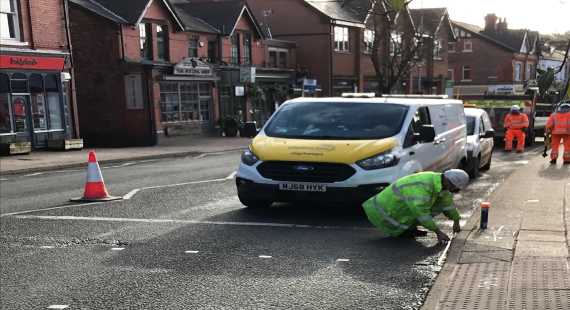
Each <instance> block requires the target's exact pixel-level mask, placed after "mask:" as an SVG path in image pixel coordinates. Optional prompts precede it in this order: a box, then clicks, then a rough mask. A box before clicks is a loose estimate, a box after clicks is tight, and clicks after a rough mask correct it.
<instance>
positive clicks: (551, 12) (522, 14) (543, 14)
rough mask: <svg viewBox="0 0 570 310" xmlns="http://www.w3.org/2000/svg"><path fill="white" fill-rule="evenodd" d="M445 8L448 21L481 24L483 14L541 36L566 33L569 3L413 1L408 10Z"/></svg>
mask: <svg viewBox="0 0 570 310" xmlns="http://www.w3.org/2000/svg"><path fill="white" fill-rule="evenodd" d="M435 7H446V8H447V9H448V11H449V16H450V17H451V19H452V20H457V21H460V22H465V23H469V24H474V25H477V26H480V27H483V26H484V25H485V19H484V18H485V15H487V14H488V13H495V14H496V15H497V16H498V17H501V18H503V17H506V18H507V24H508V27H509V28H510V29H522V28H526V29H530V30H535V31H539V32H540V33H543V34H548V33H564V32H566V31H570V0H413V2H412V3H411V4H410V8H414V9H417V8H435Z"/></svg>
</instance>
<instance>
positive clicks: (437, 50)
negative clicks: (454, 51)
mask: <svg viewBox="0 0 570 310" xmlns="http://www.w3.org/2000/svg"><path fill="white" fill-rule="evenodd" d="M433 58H435V59H438V58H441V41H440V40H434V41H433Z"/></svg>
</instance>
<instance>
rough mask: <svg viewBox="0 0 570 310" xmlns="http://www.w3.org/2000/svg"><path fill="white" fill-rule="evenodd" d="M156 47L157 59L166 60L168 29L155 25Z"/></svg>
mask: <svg viewBox="0 0 570 310" xmlns="http://www.w3.org/2000/svg"><path fill="white" fill-rule="evenodd" d="M156 45H157V48H158V59H159V60H168V59H169V57H168V56H169V55H168V28H167V27H166V26H165V25H156Z"/></svg>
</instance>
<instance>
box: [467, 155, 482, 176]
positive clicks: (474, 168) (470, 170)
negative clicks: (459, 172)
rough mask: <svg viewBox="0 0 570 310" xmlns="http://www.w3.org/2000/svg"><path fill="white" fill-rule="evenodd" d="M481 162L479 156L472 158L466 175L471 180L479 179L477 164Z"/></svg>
mask: <svg viewBox="0 0 570 310" xmlns="http://www.w3.org/2000/svg"><path fill="white" fill-rule="evenodd" d="M480 162H481V156H478V157H476V158H473V160H472V161H471V164H470V165H469V166H468V167H469V168H468V169H467V174H469V177H470V178H472V179H476V178H478V177H479V163H480Z"/></svg>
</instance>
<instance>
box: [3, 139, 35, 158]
mask: <svg viewBox="0 0 570 310" xmlns="http://www.w3.org/2000/svg"><path fill="white" fill-rule="evenodd" d="M31 151H32V143H31V142H16V143H2V144H0V154H2V155H20V154H29V153H30V152H31Z"/></svg>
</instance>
